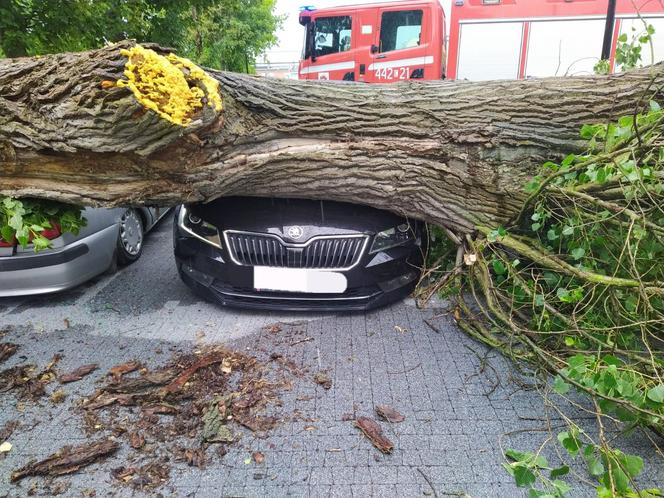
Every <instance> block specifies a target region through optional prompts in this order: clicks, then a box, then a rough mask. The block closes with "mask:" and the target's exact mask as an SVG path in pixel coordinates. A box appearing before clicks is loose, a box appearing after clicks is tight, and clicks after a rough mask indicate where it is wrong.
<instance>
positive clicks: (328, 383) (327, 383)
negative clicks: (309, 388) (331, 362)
mask: <svg viewBox="0 0 664 498" xmlns="http://www.w3.org/2000/svg"><path fill="white" fill-rule="evenodd" d="M314 382H315V383H316V384H318V385H320V386H322V387H323V389H330V388H331V387H332V379H330V377H329V376H328V375H327V374H326V373H325V372H316V374H314Z"/></svg>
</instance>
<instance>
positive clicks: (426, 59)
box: [369, 55, 433, 71]
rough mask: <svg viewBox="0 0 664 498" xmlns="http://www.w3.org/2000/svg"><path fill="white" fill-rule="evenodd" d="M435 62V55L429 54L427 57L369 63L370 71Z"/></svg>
mask: <svg viewBox="0 0 664 498" xmlns="http://www.w3.org/2000/svg"><path fill="white" fill-rule="evenodd" d="M427 64H433V56H432V55H427V56H426V57H413V58H412V59H397V60H395V61H385V62H374V63H373V64H369V71H376V70H377V69H387V68H391V67H404V66H425V65H427Z"/></svg>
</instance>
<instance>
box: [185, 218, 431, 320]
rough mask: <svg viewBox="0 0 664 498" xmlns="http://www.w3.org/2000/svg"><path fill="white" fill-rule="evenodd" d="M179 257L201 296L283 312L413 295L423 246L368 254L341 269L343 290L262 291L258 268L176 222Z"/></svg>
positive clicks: (369, 304)
mask: <svg viewBox="0 0 664 498" xmlns="http://www.w3.org/2000/svg"><path fill="white" fill-rule="evenodd" d="M174 230H175V233H174V245H175V259H176V263H177V267H178V271H179V273H180V276H181V278H182V280H183V281H184V282H185V283H186V284H187V285H188V286H189V287H190V288H192V289H193V290H194V291H195V292H196V293H197V294H198V295H200V296H202V297H204V298H205V299H208V300H210V301H215V302H218V303H220V304H222V305H224V306H233V307H240V308H250V309H263V310H283V311H313V310H316V311H363V310H369V309H373V308H377V307H380V306H384V305H387V304H390V303H393V302H395V301H397V300H399V299H402V298H403V297H405V296H407V295H409V294H410V293H411V292H412V291H413V289H414V288H415V286H416V285H417V282H418V280H419V276H420V268H421V265H422V251H421V249H420V247H419V246H416V245H415V244H411V245H409V246H405V247H395V248H392V249H389V250H387V251H384V252H379V253H377V254H366V253H365V254H364V255H363V256H362V258H361V260H360V261H359V264H357V265H356V266H355V267H353V268H351V269H349V270H345V271H343V270H342V271H339V273H342V274H343V275H344V276H345V277H346V280H347V282H348V286H347V289H346V291H345V292H343V293H340V294H309V293H300V292H282V291H278V292H275V291H259V290H256V289H254V287H253V284H254V268H253V267H252V266H243V265H238V264H236V263H234V262H232V261H231V259H230V257H229V255H228V254H227V253H226V251H225V250H223V249H222V250H219V249H217V248H215V247H213V246H211V245H209V244H206V243H205V242H202V241H200V240H198V239H195V238H193V237H190V236H187V234H185V233H182V232H181V231H180V230H179V228H178V227H177V225H176V226H175V229H174Z"/></svg>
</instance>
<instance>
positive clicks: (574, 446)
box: [558, 431, 581, 457]
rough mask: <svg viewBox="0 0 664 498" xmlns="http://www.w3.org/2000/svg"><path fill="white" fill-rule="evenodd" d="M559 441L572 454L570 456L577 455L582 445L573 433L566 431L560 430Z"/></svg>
mask: <svg viewBox="0 0 664 498" xmlns="http://www.w3.org/2000/svg"><path fill="white" fill-rule="evenodd" d="M558 441H559V442H560V444H561V445H562V447H563V448H565V449H566V450H567V453H569V454H570V456H572V457H575V456H576V455H578V454H579V449H581V445H580V443H579V440H578V439H576V437H574V435H573V434H571V433H569V432H567V431H565V432H560V433H559V434H558Z"/></svg>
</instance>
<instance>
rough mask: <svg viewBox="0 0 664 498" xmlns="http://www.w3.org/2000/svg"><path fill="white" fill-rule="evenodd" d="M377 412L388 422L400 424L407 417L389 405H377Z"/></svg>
mask: <svg viewBox="0 0 664 498" xmlns="http://www.w3.org/2000/svg"><path fill="white" fill-rule="evenodd" d="M376 414H377V415H378V416H379V417H380V418H382V419H384V420H387V421H388V422H391V423H393V424H398V423H399V422H403V421H404V420H406V417H404V416H403V415H401V413H399V412H398V411H396V410H395V409H394V408H392V407H391V406H388V405H376Z"/></svg>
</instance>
